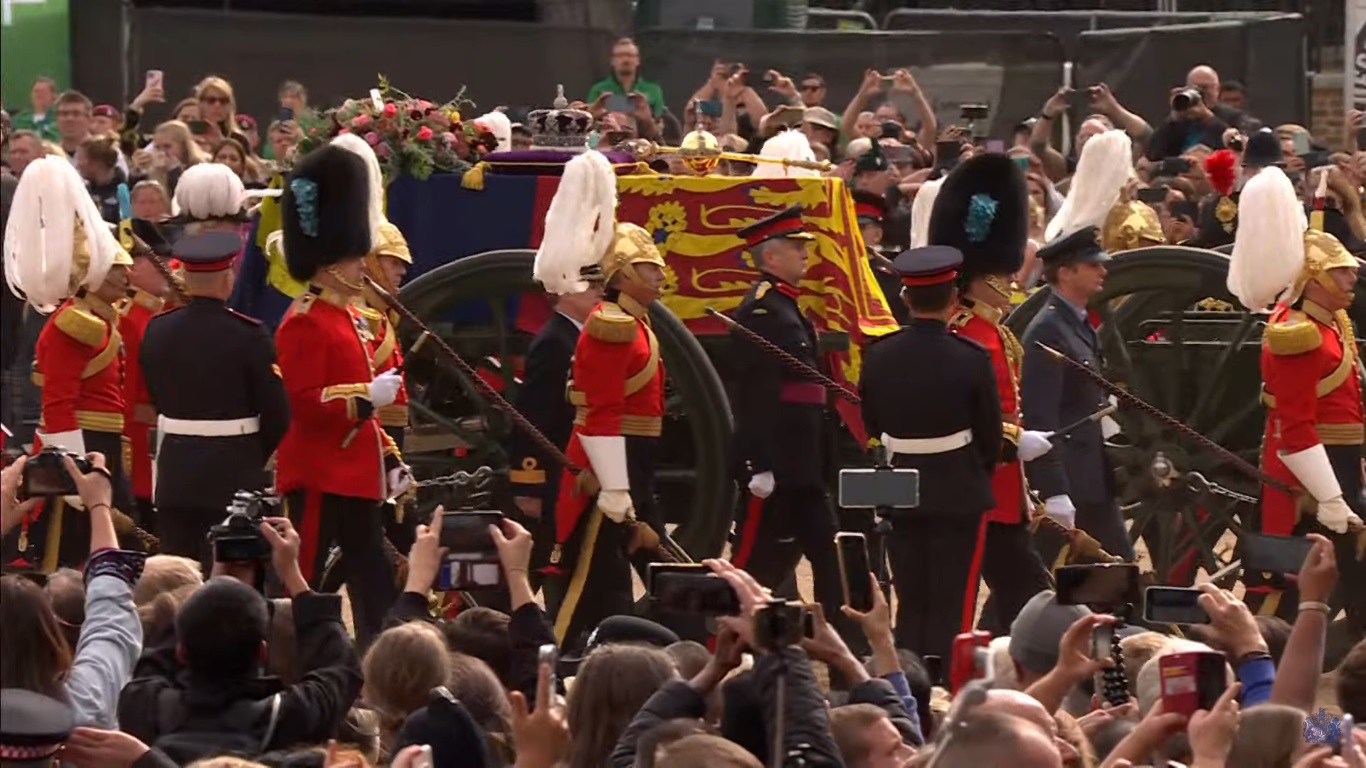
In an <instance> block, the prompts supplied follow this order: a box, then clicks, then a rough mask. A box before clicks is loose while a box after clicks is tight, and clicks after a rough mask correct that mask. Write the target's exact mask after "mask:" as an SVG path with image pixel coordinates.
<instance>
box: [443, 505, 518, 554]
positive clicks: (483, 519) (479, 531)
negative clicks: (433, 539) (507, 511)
mask: <svg viewBox="0 0 1366 768" xmlns="http://www.w3.org/2000/svg"><path fill="white" fill-rule="evenodd" d="M502 524H503V513H502V512H487V511H481V512H447V513H446V514H444V515H442V517H441V546H443V547H445V548H446V552H447V555H448V556H449V555H458V554H464V553H479V554H485V553H492V554H493V555H495V556H497V554H498V548H497V547H496V546H494V544H493V534H491V533H489V526H490V525H502Z"/></svg>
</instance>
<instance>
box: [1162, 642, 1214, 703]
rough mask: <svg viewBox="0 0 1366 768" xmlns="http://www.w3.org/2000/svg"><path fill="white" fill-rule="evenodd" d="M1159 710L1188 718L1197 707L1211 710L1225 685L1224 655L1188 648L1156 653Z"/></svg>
mask: <svg viewBox="0 0 1366 768" xmlns="http://www.w3.org/2000/svg"><path fill="white" fill-rule="evenodd" d="M1157 663H1158V675H1159V679H1160V681H1161V684H1162V711H1163V712H1164V713H1170V712H1177V713H1179V714H1182V715H1185V716H1187V717H1190V716H1191V715H1193V714H1195V711H1196V710H1197V709H1203V710H1206V711H1208V710H1211V709H1214V705H1215V704H1216V703H1218V701H1219V697H1220V696H1222V695H1223V693H1224V689H1225V688H1227V687H1228V677H1227V673H1226V671H1225V667H1226V661H1225V659H1224V654H1222V653H1218V652H1215V651H1189V652H1186V653H1172V654H1168V655H1166V656H1159V657H1158V660H1157Z"/></svg>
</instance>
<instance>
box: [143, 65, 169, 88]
mask: <svg viewBox="0 0 1366 768" xmlns="http://www.w3.org/2000/svg"><path fill="white" fill-rule="evenodd" d="M165 82H166V77H165V75H164V74H163V73H162V71H161V70H159V69H149V70H147V78H146V80H145V83H146V87H148V88H161V87H162V86H163V84H164V83H165Z"/></svg>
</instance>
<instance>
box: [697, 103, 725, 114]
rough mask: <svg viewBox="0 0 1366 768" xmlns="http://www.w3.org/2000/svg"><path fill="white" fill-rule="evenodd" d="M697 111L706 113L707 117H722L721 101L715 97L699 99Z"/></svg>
mask: <svg viewBox="0 0 1366 768" xmlns="http://www.w3.org/2000/svg"><path fill="white" fill-rule="evenodd" d="M697 112H698V114H702V115H706V116H707V117H720V116H721V102H719V101H716V100H715V99H708V100H706V101H699V102H697Z"/></svg>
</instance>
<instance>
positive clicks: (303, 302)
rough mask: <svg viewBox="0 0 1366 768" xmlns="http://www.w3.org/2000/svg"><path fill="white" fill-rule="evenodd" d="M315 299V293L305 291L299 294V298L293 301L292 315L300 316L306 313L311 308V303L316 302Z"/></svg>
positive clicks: (316, 296)
mask: <svg viewBox="0 0 1366 768" xmlns="http://www.w3.org/2000/svg"><path fill="white" fill-rule="evenodd" d="M317 298H318V295H317V294H316V293H310V292H307V291H305V292H304V293H302V294H300V295H299V298H297V299H295V300H294V314H296V315H302V314H305V313H307V312H308V310H310V309H312V308H313V302H314V301H316V300H317Z"/></svg>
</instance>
